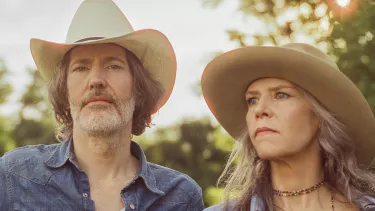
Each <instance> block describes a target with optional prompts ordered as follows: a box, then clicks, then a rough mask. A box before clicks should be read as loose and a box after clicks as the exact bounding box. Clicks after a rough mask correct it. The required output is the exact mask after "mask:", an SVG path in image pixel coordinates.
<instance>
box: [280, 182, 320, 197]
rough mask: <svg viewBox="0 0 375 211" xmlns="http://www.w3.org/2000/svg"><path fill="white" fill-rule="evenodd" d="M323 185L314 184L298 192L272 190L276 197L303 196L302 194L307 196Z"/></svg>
mask: <svg viewBox="0 0 375 211" xmlns="http://www.w3.org/2000/svg"><path fill="white" fill-rule="evenodd" d="M323 184H324V182H319V183H316V184H315V185H314V186H312V187H309V188H306V189H303V190H299V191H280V190H273V192H274V194H276V195H278V196H300V195H304V194H308V193H311V192H313V191H314V190H316V189H318V188H320V186H322V185H323Z"/></svg>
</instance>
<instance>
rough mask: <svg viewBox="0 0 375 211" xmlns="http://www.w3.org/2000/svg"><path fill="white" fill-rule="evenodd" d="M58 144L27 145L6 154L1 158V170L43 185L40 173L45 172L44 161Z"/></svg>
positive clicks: (44, 180) (44, 179) (43, 179)
mask: <svg viewBox="0 0 375 211" xmlns="http://www.w3.org/2000/svg"><path fill="white" fill-rule="evenodd" d="M57 146H58V144H51V145H29V146H23V147H18V148H15V149H13V150H11V151H9V152H6V153H5V154H4V155H3V156H2V157H1V158H0V160H1V162H0V165H1V168H2V169H3V170H4V171H5V172H6V173H9V174H12V175H15V176H20V177H23V178H26V179H29V180H33V181H34V182H37V183H45V182H46V178H43V174H40V172H41V171H44V172H45V171H46V169H47V168H46V166H45V165H44V161H45V160H46V159H48V158H49V157H50V156H51V155H52V153H53V152H54V150H55V149H56V147H57ZM44 176H48V175H44Z"/></svg>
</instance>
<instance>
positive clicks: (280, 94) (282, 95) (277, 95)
mask: <svg viewBox="0 0 375 211" xmlns="http://www.w3.org/2000/svg"><path fill="white" fill-rule="evenodd" d="M288 97H290V96H289V95H288V94H285V93H283V92H278V93H276V98H277V99H285V98H288Z"/></svg>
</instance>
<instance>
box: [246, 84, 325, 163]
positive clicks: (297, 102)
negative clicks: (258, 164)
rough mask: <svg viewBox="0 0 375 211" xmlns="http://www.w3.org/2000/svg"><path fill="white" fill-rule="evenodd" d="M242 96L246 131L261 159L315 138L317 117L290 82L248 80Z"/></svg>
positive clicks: (305, 145) (277, 155) (295, 150)
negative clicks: (245, 111)
mask: <svg viewBox="0 0 375 211" xmlns="http://www.w3.org/2000/svg"><path fill="white" fill-rule="evenodd" d="M245 99H246V102H247V105H248V112H247V115H246V122H247V126H248V131H249V135H250V138H251V141H252V144H253V145H254V147H255V149H256V151H257V153H258V155H259V156H260V157H261V158H262V159H268V160H272V159H277V158H281V157H288V156H293V155H296V154H297V153H301V152H303V151H305V150H306V149H308V148H309V146H311V145H312V144H311V143H312V142H314V141H315V139H314V137H315V134H316V133H317V129H318V126H319V120H318V118H317V116H316V115H315V114H314V113H313V111H312V109H311V107H310V105H309V103H308V101H307V99H306V97H304V95H303V94H302V93H301V92H300V91H299V90H297V89H296V87H295V85H293V84H292V83H290V82H288V81H285V80H282V79H277V78H265V79H259V80H257V81H254V82H253V83H252V84H250V86H249V87H248V89H247V91H246V93H245ZM316 150H318V148H317V147H316Z"/></svg>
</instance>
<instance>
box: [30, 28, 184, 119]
mask: <svg viewBox="0 0 375 211" xmlns="http://www.w3.org/2000/svg"><path fill="white" fill-rule="evenodd" d="M101 43H113V44H117V45H119V46H122V47H124V48H126V49H128V50H130V51H131V52H133V53H134V54H135V55H136V56H137V57H138V58H139V59H140V61H141V62H142V64H143V66H144V67H145V68H146V70H148V71H149V73H150V75H151V77H152V78H153V79H154V80H156V81H158V82H159V83H160V84H161V85H162V88H163V90H164V93H163V95H162V97H161V98H160V100H159V101H158V103H157V105H156V107H155V108H154V110H153V113H155V112H156V111H157V110H159V108H161V107H162V106H163V105H164V104H165V103H166V101H167V100H168V98H169V97H170V95H171V93H172V90H173V86H174V83H175V79H176V68H177V64H176V56H175V53H174V50H173V48H172V45H171V43H170V42H169V40H168V39H167V38H166V37H165V35H164V34H162V33H161V32H159V31H157V30H153V29H143V30H138V31H134V32H132V33H129V34H126V35H123V36H119V37H114V38H104V39H99V40H92V41H86V42H80V43H72V44H65V43H64V44H62V43H54V42H48V41H44V40H40V39H31V41H30V48H31V53H32V56H33V59H34V61H35V64H36V66H37V68H38V70H39V71H40V73H41V76H42V77H43V78H44V79H46V80H49V79H50V78H51V77H52V76H53V74H54V73H55V71H56V69H57V68H56V67H57V65H58V64H59V62H60V61H61V59H62V58H63V56H64V55H65V54H66V53H67V52H68V51H69V50H70V49H72V48H73V47H75V46H78V45H90V44H101Z"/></svg>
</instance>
